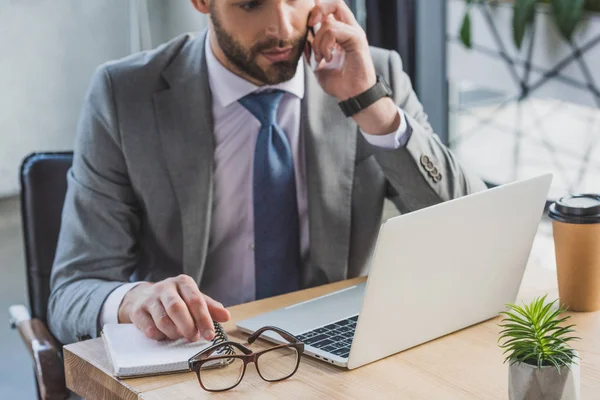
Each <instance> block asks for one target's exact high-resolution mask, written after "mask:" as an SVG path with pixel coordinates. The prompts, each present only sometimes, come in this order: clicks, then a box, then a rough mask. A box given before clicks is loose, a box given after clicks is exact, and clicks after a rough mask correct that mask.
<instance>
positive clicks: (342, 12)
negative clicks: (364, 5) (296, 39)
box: [308, 0, 360, 26]
mask: <svg viewBox="0 0 600 400" xmlns="http://www.w3.org/2000/svg"><path fill="white" fill-rule="evenodd" d="M328 15H333V16H334V17H335V19H336V20H338V21H340V22H343V23H345V24H349V25H352V26H360V24H359V23H358V21H357V20H356V18H355V17H354V14H353V13H352V10H350V8H349V7H348V5H347V4H346V2H344V0H316V1H315V6H314V7H313V9H312V10H311V13H310V19H309V21H308V25H309V26H315V24H317V23H319V22H323V21H324V20H325V19H326V18H327V16H328Z"/></svg>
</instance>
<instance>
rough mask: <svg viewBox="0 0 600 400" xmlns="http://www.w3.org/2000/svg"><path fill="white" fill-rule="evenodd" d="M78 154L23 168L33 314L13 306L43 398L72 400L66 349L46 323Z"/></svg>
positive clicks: (42, 158)
mask: <svg viewBox="0 0 600 400" xmlns="http://www.w3.org/2000/svg"><path fill="white" fill-rule="evenodd" d="M72 163H73V153H34V154H31V155H29V156H28V157H27V158H26V159H25V160H24V161H23V163H22V165H21V173H20V174H21V215H22V225H23V240H24V246H25V260H26V265H25V267H26V271H27V288H28V295H29V304H30V307H31V313H30V311H29V310H27V308H26V307H24V306H19V305H17V306H12V307H11V308H10V314H11V318H12V324H13V327H14V328H17V329H18V330H19V333H20V334H21V337H22V338H23V341H24V342H25V345H26V346H27V348H28V350H29V353H30V354H31V356H32V359H33V363H34V370H35V375H36V383H37V387H38V396H39V398H40V399H43V400H55V399H61V400H62V399H66V398H68V397H69V391H68V390H67V388H66V385H65V373H64V364H63V359H62V346H61V345H60V343H58V341H57V340H56V339H55V338H54V337H53V336H52V334H51V333H50V332H49V330H48V328H47V325H46V312H47V308H48V297H49V296H50V272H51V270H52V264H53V261H54V255H55V253H56V243H57V241H58V233H59V231H60V222H61V214H62V207H63V203H64V200H65V194H66V191H67V171H68V169H69V168H70V167H71V165H72Z"/></svg>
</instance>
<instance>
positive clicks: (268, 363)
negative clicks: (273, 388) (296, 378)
mask: <svg viewBox="0 0 600 400" xmlns="http://www.w3.org/2000/svg"><path fill="white" fill-rule="evenodd" d="M298 357H300V355H299V354H298V350H296V348H295V347H280V348H275V349H273V350H270V351H268V352H266V353H263V354H261V355H260V357H258V360H257V362H256V363H257V367H258V371H259V373H260V376H262V377H263V379H265V380H267V381H271V382H272V381H279V380H282V379H285V378H289V377H290V376H292V375H293V374H294V372H295V371H296V366H297V365H298Z"/></svg>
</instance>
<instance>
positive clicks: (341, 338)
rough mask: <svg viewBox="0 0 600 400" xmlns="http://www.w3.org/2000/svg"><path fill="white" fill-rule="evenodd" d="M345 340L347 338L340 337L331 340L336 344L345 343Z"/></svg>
mask: <svg viewBox="0 0 600 400" xmlns="http://www.w3.org/2000/svg"><path fill="white" fill-rule="evenodd" d="M344 339H346V338H345V337H343V336H341V335H338V336H334V337H332V338H331V340H333V341H334V342H343V341H344Z"/></svg>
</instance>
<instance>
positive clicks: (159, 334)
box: [119, 275, 230, 342]
mask: <svg viewBox="0 0 600 400" xmlns="http://www.w3.org/2000/svg"><path fill="white" fill-rule="evenodd" d="M229 318H230V315H229V311H227V310H226V309H225V308H224V307H223V305H222V304H221V303H219V302H217V301H215V300H213V299H212V298H210V297H208V296H206V295H204V294H202V293H201V292H200V290H199V289H198V285H197V284H196V282H195V281H194V279H192V278H191V277H189V276H187V275H179V276H178V277H176V278H169V279H166V280H164V281H162V282H158V283H149V282H144V283H141V284H139V285H137V286H136V287H134V288H133V289H131V290H130V291H129V292H128V293H127V294H126V295H125V297H124V298H123V301H122V302H121V305H120V306H119V323H133V324H135V326H137V327H138V329H140V330H141V331H142V332H144V334H145V335H146V336H147V337H149V338H151V339H154V340H164V339H167V338H169V339H180V338H182V337H185V338H186V339H187V340H189V341H192V342H196V341H198V340H200V338H201V337H202V338H204V339H206V340H212V339H213V338H214V336H215V332H214V328H213V320H214V321H217V322H227V321H228V320H229Z"/></svg>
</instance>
